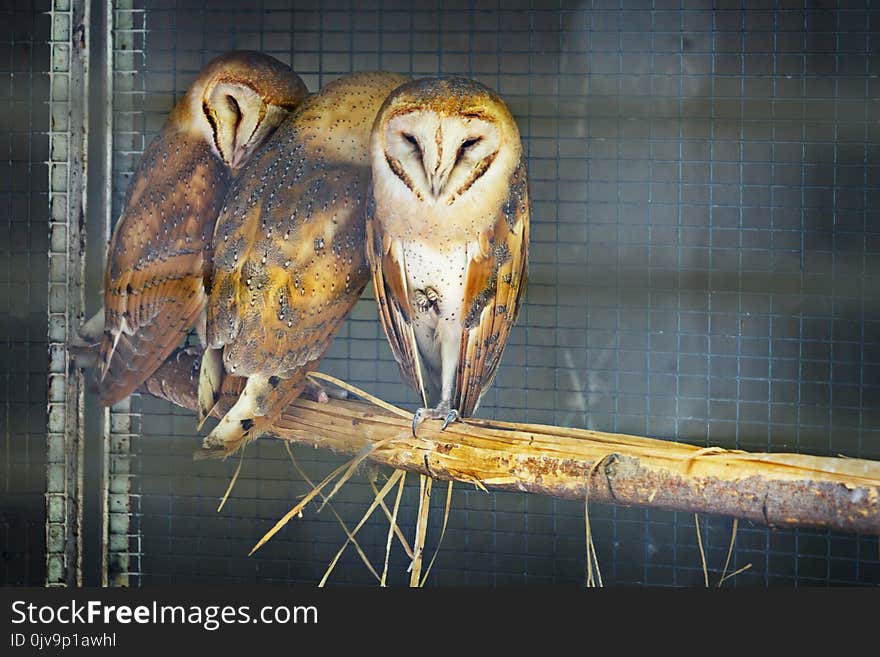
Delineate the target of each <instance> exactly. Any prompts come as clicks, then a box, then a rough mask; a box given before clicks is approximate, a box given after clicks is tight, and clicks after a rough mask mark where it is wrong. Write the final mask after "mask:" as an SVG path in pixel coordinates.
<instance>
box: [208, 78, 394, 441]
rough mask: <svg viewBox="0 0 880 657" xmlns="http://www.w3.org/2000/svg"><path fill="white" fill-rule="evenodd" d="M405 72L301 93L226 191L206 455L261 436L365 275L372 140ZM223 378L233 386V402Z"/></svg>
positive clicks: (211, 314) (217, 256) (211, 337)
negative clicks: (213, 421) (214, 419)
mask: <svg viewBox="0 0 880 657" xmlns="http://www.w3.org/2000/svg"><path fill="white" fill-rule="evenodd" d="M404 81H405V78H403V77H401V76H399V75H394V74H391V73H383V72H367V73H357V74H354V75H350V76H347V77H344V78H341V79H338V80H336V81H334V82H331V83H330V84H328V85H327V86H325V87H324V88H323V89H322V90H321V91H320V92H318V93H316V94H314V95H313V96H311V97H310V98H308V99H307V100H306V101H305V102H304V103H303V105H302V106H301V107H300V108H299V109H298V110H297V111H296V112H295V113H294V114H293V115H292V116H291V117H290V120H288V121H287V122H285V123H284V124H283V125H282V126H281V127H279V128H278V130H277V131H276V132H275V134H274V135H273V136H272V138H271V139H270V140H269V141H268V142H267V143H266V146H265V147H264V148H263V149H262V150H261V151H260V153H259V154H258V155H257V156H256V157H255V158H254V159H253V160H251V162H250V163H249V164H248V165H247V166H246V167H245V168H244V169H243V170H242V172H241V174H240V175H239V176H238V178H237V179H236V181H235V182H234V183H233V185H232V187H231V188H230V191H229V194H228V196H227V199H226V203H225V207H224V208H223V210H222V212H221V213H220V216H219V218H218V220H217V228H216V231H215V234H214V239H213V248H214V263H213V271H212V279H213V281H212V287H211V293H210V296H209V300H208V313H207V343H208V349H207V351H206V352H205V354H204V355H203V358H202V364H201V372H200V377H199V415H200V419H201V420H202V421H203V420H204V418H205V417H206V416H208V415H210V414H211V413H212V412H213V413H215V414H220V413H224V414H223V417H222V418H221V420H220V422H219V423H218V424H217V426H216V427H215V428H214V429H213V431H211V433H210V434H209V435H208V436H207V437H206V438H205V440H204V442H203V448H204V450H203V455H213V456H227V455H229V454H231V453H232V452H234V451H235V450H237V449H238V448H240V447H243V446H244V445H245V444H247V442H249V441H250V440H252V439H254V438H256V437H257V436H259V435H260V434H261V433H263V432H264V431H265V430H266V429H267V428H268V427H269V426H270V425H271V423H272V422H273V421H274V420H275V419H276V418H277V417H278V415H279V414H280V413H281V411H282V410H283V408H284V407H285V406H286V405H287V403H288V402H290V401H291V400H292V399H294V398H296V397H297V396H298V395H299V394H300V393H301V392H302V390H303V388H304V387H305V385H306V374H307V373H308V372H310V371H312V370H314V369H315V368H316V367H317V365H318V361H319V359H320V358H321V356H323V354H324V352H325V351H326V350H327V347H328V346H329V344H330V340H331V339H332V337H333V335H334V334H335V332H336V331H337V329H338V328H339V327H340V325H341V324H342V321H343V320H344V319H345V317H346V316H347V315H348V313H349V311H350V310H351V308H352V307H353V306H354V304H355V302H356V301H357V299H358V297H359V296H360V294H361V292H362V291H363V288H364V287H365V286H366V284H367V282H368V280H369V269H368V267H367V264H366V256H365V252H364V222H365V213H366V211H365V207H366V198H367V195H368V192H369V186H370V159H369V140H370V130H371V128H372V125H373V120H374V119H375V117H376V113H377V112H378V111H379V108H380V107H381V105H382V102H383V101H384V100H385V98H386V97H387V96H388V94H389V93H390V92H391V91H392V90H393V89H395V88H396V87H397V86H399V85H400V84H402V83H403V82H404ZM230 378H233V379H234V380H236V381H238V382H239V383H240V385H239V388H238V390H237V391H238V392H240V394H239V395H238V397H237V399H235V402H234V404H230V403H229V401H228V400H229V398H230V395H229V390H228V387H229V384H228V381H229V379H230Z"/></svg>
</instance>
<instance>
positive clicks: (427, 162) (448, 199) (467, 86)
mask: <svg viewBox="0 0 880 657" xmlns="http://www.w3.org/2000/svg"><path fill="white" fill-rule="evenodd" d="M370 149H371V158H372V165H373V174H374V178H375V179H376V180H377V181H379V180H385V181H388V182H387V185H390V186H392V187H393V188H394V190H393V194H392V195H393V196H401V195H403V196H411V197H415V198H416V199H417V200H418V201H419V202H421V203H424V204H429V205H435V206H447V207H449V206H454V205H455V203H456V202H457V201H458V200H459V199H460V198H462V197H464V196H470V195H474V194H479V193H480V190H481V188H482V189H488V188H490V187H492V186H493V185H495V184H496V183H498V182H501V181H506V180H507V178H508V177H509V176H510V173H511V172H512V171H513V169H514V168H515V167H516V165H517V164H518V162H519V159H520V156H521V154H522V146H521V144H520V138H519V130H518V129H517V126H516V122H515V121H514V119H513V117H512V116H511V114H510V111H509V110H508V109H507V106H506V105H505V104H504V101H502V100H501V98H499V97H498V95H497V94H496V93H495V92H493V91H492V90H491V89H489V88H488V87H486V86H485V85H483V84H480V83H479V82H476V81H474V80H469V79H466V78H458V77H444V78H425V79H421V80H414V81H412V82H409V83H407V84H404V85H402V86H400V87H398V88H397V89H396V90H395V91H394V92H393V93H392V94H391V95H390V96H389V97H388V99H387V100H386V101H385V104H384V105H383V106H382V109H381V110H380V111H379V114H378V116H377V117H376V121H375V123H374V125H373V132H372V136H371V144H370ZM380 184H382V183H380ZM387 191H389V192H391V191H392V190H387Z"/></svg>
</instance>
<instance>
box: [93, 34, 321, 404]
mask: <svg viewBox="0 0 880 657" xmlns="http://www.w3.org/2000/svg"><path fill="white" fill-rule="evenodd" d="M307 93H308V90H307V89H306V87H305V85H304V84H303V82H302V80H300V78H299V76H298V75H296V73H294V72H293V71H292V70H291V69H290V68H289V67H288V66H286V65H285V64H283V63H281V62H280V61H278V60H276V59H274V58H272V57H269V56H268V55H264V54H262V53H257V52H250V51H235V52H229V53H227V54H225V55H222V56H220V57H218V58H216V59H214V60H213V61H211V62H210V63H209V64H208V65H207V66H206V67H205V68H204V69H203V70H202V71H201V72H200V74H199V76H198V78H196V80H195V82H194V83H193V84H192V85H191V86H190V88H189V90H188V91H187V93H186V95H185V96H184V97H183V98H182V99H181V100H180V101H179V102H178V103H177V105H176V106H175V107H174V109H173V110H172V112H171V114H170V116H169V118H168V120H167V121H166V123H165V125H164V126H163V128H162V131H161V132H160V133H159V134H158V135H157V136H156V138H155V139H154V140H153V141H152V142H151V143H150V145H149V146H148V147H147V149H146V150H145V151H144V154H143V156H142V158H141V160H140V163H139V165H138V168H137V171H136V174H135V176H134V178H133V179H132V181H131V184H130V185H129V188H128V195H127V198H126V201H125V208H124V210H123V212H122V215H121V216H120V218H119V221H118V223H117V224H116V227H115V229H114V231H113V236H112V238H111V240H110V245H109V252H108V256H107V263H106V267H105V271H104V311H103V315H104V316H103V322H102V320H101V318H100V314H101V313H99V314H98V315H97V316H96V318H93V320H92V322H91V325H92V326H94V324H95V323H102V324H103V335H102V337H101V343H100V347H99V356H98V368H99V375H100V383H99V386H98V388H99V393H100V396H101V400H102V402H103V403H104V404H107V405H110V404H113V403H116V402H117V401H119V400H120V399H122V398H124V397H126V396H128V395H129V394H130V393H131V392H132V391H133V390H134V389H135V388H136V387H137V386H138V385H140V384H141V383H142V382H143V381H144V380H146V379H147V378H148V377H149V376H150V375H151V374H152V373H153V372H154V371H155V370H156V369H157V368H158V367H159V365H160V364H161V363H162V361H164V360H165V358H166V357H167V356H168V355H169V354H170V353H171V352H172V351H173V350H174V348H175V347H177V346H178V345H179V343H180V341H181V339H182V338H183V337H184V336H185V335H186V333H187V332H188V331H189V330H190V329H191V328H192V327H193V325H194V324H196V323H197V320H198V318H199V316H200V314H201V313H203V310H204V307H205V301H206V296H205V290H204V286H203V275H204V274H205V268H206V265H207V263H208V262H209V260H210V251H209V247H210V240H211V235H212V234H213V230H214V222H215V220H216V218H217V214H218V213H219V211H220V207H221V204H222V202H223V197H224V195H225V194H226V190H227V188H228V186H229V183H230V180H231V179H232V177H234V175H235V173H236V171H237V170H238V169H240V168H241V167H242V166H243V165H244V164H245V163H247V161H248V159H249V158H250V157H251V156H252V155H253V153H254V152H255V151H256V150H257V148H258V147H259V146H260V145H261V144H262V143H263V142H264V141H265V140H266V138H267V137H268V136H269V135H270V134H271V133H272V132H273V131H274V130H275V128H276V127H277V126H278V125H279V124H280V123H281V122H282V121H283V120H284V118H285V117H287V116H288V115H289V113H290V112H291V111H292V110H293V109H294V108H295V107H296V106H297V105H298V104H299V103H300V102H301V101H302V100H303V99H304V98H305V96H306V95H307ZM87 325H88V323H87ZM86 332H88V331H86Z"/></svg>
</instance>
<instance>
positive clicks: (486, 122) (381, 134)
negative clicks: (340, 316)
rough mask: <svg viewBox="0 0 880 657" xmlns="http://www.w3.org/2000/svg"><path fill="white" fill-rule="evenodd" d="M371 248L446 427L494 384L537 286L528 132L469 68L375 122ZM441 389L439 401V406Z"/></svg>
mask: <svg viewBox="0 0 880 657" xmlns="http://www.w3.org/2000/svg"><path fill="white" fill-rule="evenodd" d="M370 148H371V156H372V163H373V199H372V203H371V204H370V207H371V210H372V212H371V213H370V214H369V215H368V218H367V255H368V259H369V261H370V266H371V273H372V279H373V289H374V291H375V295H376V299H377V302H378V305H379V315H380V318H381V320H382V326H383V328H384V329H385V333H386V335H387V337H388V341H389V343H390V345H391V351H392V353H393V354H394V357H395V359H396V360H397V363H398V365H399V366H400V370H401V373H402V374H403V377H404V379H405V380H406V381H407V382H408V383H409V384H410V385H411V386H413V387H414V388H416V389H417V390H418V391H419V392H420V393H421V396H422V401H423V402H424V404H425V407H423V408H420V409H419V410H418V411H417V412H416V413H415V415H414V416H413V422H412V431H413V435H415V433H416V428H417V427H418V425H419V424H420V423H421V422H422V421H424V420H425V419H441V420H443V425H442V429H446V427H447V426H449V424H450V423H451V422H454V421H455V420H457V419H458V418H459V417H465V418H466V417H469V416H470V415H471V414H472V413H473V412H474V410H476V408H477V405H478V404H479V401H480V398H481V396H482V395H483V393H484V392H485V391H486V390H487V389H488V387H489V386H490V385H491V384H492V380H493V379H494V377H495V373H496V371H497V367H498V363H499V361H500V360H501V354H502V352H503V350H504V346H505V344H506V342H507V338H508V335H509V333H510V329H511V327H512V325H513V323H514V321H515V320H516V316H517V314H518V312H519V309H520V306H521V304H522V298H523V292H524V291H525V284H526V275H527V262H528V243H529V202H528V182H527V177H526V166H525V159H524V157H523V153H522V145H521V143H520V137H519V131H518V129H517V127H516V123H515V122H514V120H513V117H512V116H511V115H510V112H509V111H508V109H507V107H506V105H505V104H504V102H503V101H502V100H501V99H500V98H499V97H498V96H497V95H496V94H495V93H493V92H492V91H491V90H490V89H488V88H487V87H485V86H483V85H481V84H479V83H478V82H474V81H472V80H467V79H463V78H430V79H423V80H416V81H413V82H410V83H408V84H405V85H403V86H401V87H399V88H398V89H396V90H395V91H394V93H392V94H391V95H390V96H389V97H388V99H387V100H386V101H385V104H384V105H383V107H382V110H381V111H380V112H379V115H378V116H377V117H376V122H375V124H374V126H373V132H372V136H371V145H370ZM429 400H437V401H436V406H435V407H433V408H430V407H428V403H429Z"/></svg>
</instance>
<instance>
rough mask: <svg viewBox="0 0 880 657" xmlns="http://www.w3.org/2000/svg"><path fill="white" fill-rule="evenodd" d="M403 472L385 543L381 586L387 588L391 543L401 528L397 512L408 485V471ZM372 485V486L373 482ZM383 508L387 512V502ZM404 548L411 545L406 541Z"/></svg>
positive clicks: (374, 487)
mask: <svg viewBox="0 0 880 657" xmlns="http://www.w3.org/2000/svg"><path fill="white" fill-rule="evenodd" d="M401 472H403V475H402V476H401V477H400V485H399V486H398V487H397V497H396V498H395V499H394V511H393V512H392V513H391V516H390V517H389V518H388V540H387V541H386V543H385V567H384V568H382V577H381V579H380V580H379V586H385V578H386V577H387V576H388V559H389V557H390V556H391V543H392V542H393V541H394V532H395V531H397V532H398V533H399V532H400V527H398V526H397V511H398V509H400V498H401V497H403V486H404V484H406V470H402V471H401ZM370 483H371V484H372V482H370ZM373 490H374V491H375V490H376V486H375V485H373ZM376 497H377V498H378V497H379V492H378V491H376ZM381 506H382V508H383V509H385V510H386V511H387V507H386V506H385V502H382V503H381ZM404 546H406V548H407V549H409V545H407V544H406V542H405V541H404Z"/></svg>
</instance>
